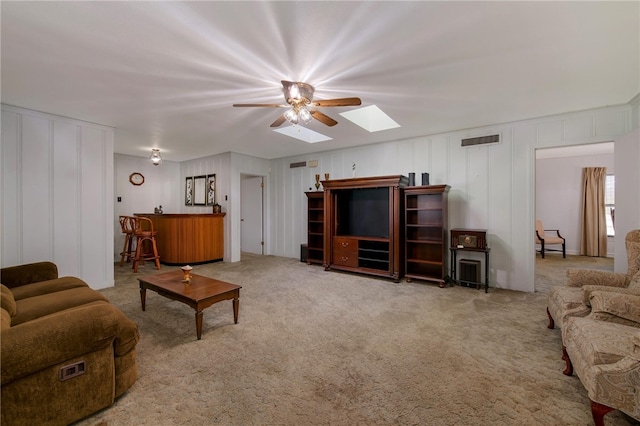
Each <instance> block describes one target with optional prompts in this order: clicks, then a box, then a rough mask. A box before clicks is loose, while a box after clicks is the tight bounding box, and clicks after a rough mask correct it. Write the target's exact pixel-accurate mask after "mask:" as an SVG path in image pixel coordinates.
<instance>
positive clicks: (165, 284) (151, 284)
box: [138, 270, 242, 340]
mask: <svg viewBox="0 0 640 426" xmlns="http://www.w3.org/2000/svg"><path fill="white" fill-rule="evenodd" d="M191 277H192V278H191V283H188V284H187V283H183V282H182V278H183V274H182V271H180V270H178V271H172V272H165V273H163V274H157V275H148V276H146V277H141V278H138V281H139V282H140V302H141V303H142V310H143V311H144V310H145V303H146V299H147V289H149V290H153V291H155V292H156V293H158V294H159V295H161V296H164V297H167V298H169V299H172V300H177V301H178V302H182V303H185V304H187V305H189V306H191V307H192V308H193V309H195V311H196V334H197V336H198V340H200V337H201V336H202V311H203V309H205V308H208V307H209V306H211V305H213V304H214V303H217V302H220V301H222V300H230V299H231V300H232V301H233V302H232V303H233V322H234V323H235V324H237V323H238V305H239V304H240V289H241V288H242V286H239V285H236V284H231V283H227V282H224V281H220V280H216V279H213V278H207V277H203V276H201V275H196V274H191Z"/></svg>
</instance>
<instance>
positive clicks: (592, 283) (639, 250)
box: [547, 229, 640, 328]
mask: <svg viewBox="0 0 640 426" xmlns="http://www.w3.org/2000/svg"><path fill="white" fill-rule="evenodd" d="M625 246H626V249H627V265H628V269H627V273H626V274H623V273H616V272H607V271H596V270H589V269H569V270H567V284H566V285H562V286H556V287H553V288H552V289H551V291H549V295H548V298H547V316H548V317H549V325H548V327H549V328H554V326H555V325H558V327H560V328H562V327H563V324H564V322H565V320H566V318H567V317H570V316H577V317H584V316H586V315H588V314H589V313H590V312H591V306H590V296H591V293H592V292H594V291H609V292H616V293H622V294H632V295H639V296H640V229H634V230H632V231H629V233H628V234H627V236H626V238H625Z"/></svg>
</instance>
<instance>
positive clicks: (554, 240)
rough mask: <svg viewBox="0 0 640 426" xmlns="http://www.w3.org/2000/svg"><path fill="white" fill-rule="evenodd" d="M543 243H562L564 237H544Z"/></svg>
mask: <svg viewBox="0 0 640 426" xmlns="http://www.w3.org/2000/svg"><path fill="white" fill-rule="evenodd" d="M544 243H545V245H546V244H564V239H562V238H558V237H549V236H545V237H544Z"/></svg>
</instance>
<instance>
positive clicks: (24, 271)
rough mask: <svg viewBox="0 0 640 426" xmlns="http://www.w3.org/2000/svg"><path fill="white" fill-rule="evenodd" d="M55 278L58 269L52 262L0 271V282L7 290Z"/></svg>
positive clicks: (12, 267)
mask: <svg viewBox="0 0 640 426" xmlns="http://www.w3.org/2000/svg"><path fill="white" fill-rule="evenodd" d="M56 278H58V267H57V266H56V264H55V263H52V262H36V263H28V264H25V265H17V266H9V267H7V268H2V270H0V282H2V284H4V285H6V286H7V287H9V288H12V287H18V286H21V285H25V284H31V283H37V282H40V281H47V280H54V279H56Z"/></svg>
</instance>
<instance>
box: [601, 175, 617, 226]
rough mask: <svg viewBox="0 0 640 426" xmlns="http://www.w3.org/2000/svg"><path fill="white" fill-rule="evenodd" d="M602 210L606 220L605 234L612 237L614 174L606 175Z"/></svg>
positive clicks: (614, 207) (614, 202)
mask: <svg viewBox="0 0 640 426" xmlns="http://www.w3.org/2000/svg"><path fill="white" fill-rule="evenodd" d="M604 211H605V217H606V221H607V236H609V237H613V236H614V235H616V232H615V228H614V223H615V211H616V177H615V176H614V175H607V176H606V178H605V182H604Z"/></svg>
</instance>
